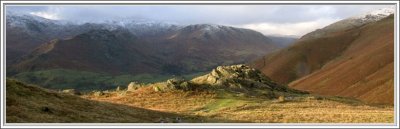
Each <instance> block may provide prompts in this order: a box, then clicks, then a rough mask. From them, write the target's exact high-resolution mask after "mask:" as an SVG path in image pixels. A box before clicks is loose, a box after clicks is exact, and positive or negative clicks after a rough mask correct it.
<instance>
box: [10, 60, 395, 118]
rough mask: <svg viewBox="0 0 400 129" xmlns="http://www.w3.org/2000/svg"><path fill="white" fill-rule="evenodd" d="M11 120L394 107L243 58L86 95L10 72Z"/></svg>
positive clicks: (350, 114) (357, 111) (379, 114)
mask: <svg viewBox="0 0 400 129" xmlns="http://www.w3.org/2000/svg"><path fill="white" fill-rule="evenodd" d="M6 81H7V86H6V88H7V89H6V92H7V95H6V121H7V123H42V122H49V123H55V122H56V123H71V122H73V123H82V122H85V123H90V122H96V123H114V122H122V123H124V122H129V123H153V122H168V123H170V122H179V123H221V122H223V123H244V122H245V123H253V122H258V123H276V122H279V123H280V122H284V123H393V120H394V109H393V106H384V105H383V106H370V105H365V104H363V103H362V102H360V101H357V100H354V99H348V98H341V97H322V96H314V95H310V94H308V93H306V92H302V91H298V90H294V89H291V88H288V87H287V86H282V85H279V84H277V83H275V82H273V81H271V80H270V79H269V78H268V77H265V76H264V75H262V74H261V72H260V71H257V70H255V69H252V68H249V67H247V66H244V65H236V66H221V67H218V68H216V69H214V70H213V71H212V72H211V73H209V74H206V75H203V76H199V77H196V78H194V79H192V80H189V81H187V80H184V79H177V78H175V79H170V80H167V81H165V82H159V83H152V84H147V85H143V84H135V83H131V84H129V85H128V87H126V89H125V88H118V89H116V90H108V91H93V92H91V93H86V94H84V95H81V96H76V95H70V94H66V93H58V92H54V91H49V90H46V89H42V88H39V87H36V86H29V85H25V84H23V83H21V82H18V81H15V80H10V79H7V80H6Z"/></svg>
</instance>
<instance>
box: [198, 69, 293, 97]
mask: <svg viewBox="0 0 400 129" xmlns="http://www.w3.org/2000/svg"><path fill="white" fill-rule="evenodd" d="M190 82H191V83H193V84H196V85H209V86H211V87H221V88H230V89H237V90H249V89H257V88H258V89H269V90H271V91H282V92H288V91H290V92H300V91H296V90H293V89H290V88H288V87H286V86H283V85H279V84H277V83H275V82H273V81H272V80H271V79H270V78H268V77H267V76H265V75H264V74H262V73H261V72H260V71H259V70H256V69H254V68H251V67H249V66H247V65H243V64H240V65H232V66H219V67H217V68H216V69H213V70H212V71H211V73H209V74H207V75H203V76H200V77H197V78H194V79H192V80H191V81H190Z"/></svg>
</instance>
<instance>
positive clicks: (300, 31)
mask: <svg viewBox="0 0 400 129" xmlns="http://www.w3.org/2000/svg"><path fill="white" fill-rule="evenodd" d="M339 20H340V19H334V18H325V19H317V20H314V21H307V22H298V23H268V22H264V23H257V24H245V25H242V26H238V27H242V28H248V29H252V30H255V31H258V32H261V33H263V34H265V35H295V36H302V35H304V34H307V33H309V32H311V31H314V30H316V29H319V28H323V27H325V26H327V25H329V24H332V23H334V22H336V21H339Z"/></svg>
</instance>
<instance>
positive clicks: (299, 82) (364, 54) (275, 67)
mask: <svg viewBox="0 0 400 129" xmlns="http://www.w3.org/2000/svg"><path fill="white" fill-rule="evenodd" d="M393 28H394V26H393V15H391V16H389V17H388V18H384V19H382V20H380V21H377V22H370V23H366V24H363V25H360V26H359V27H353V28H350V29H344V30H340V29H339V30H335V31H332V32H329V33H327V34H325V36H321V37H314V38H310V37H307V36H306V37H307V38H304V37H303V38H301V39H300V40H299V41H297V42H296V43H295V44H294V45H292V46H290V47H288V48H285V49H283V50H280V51H278V52H275V53H273V54H269V55H267V56H265V57H263V58H262V59H259V60H257V61H255V62H254V63H252V65H253V66H254V67H256V68H258V69H260V70H261V71H262V72H263V73H264V74H266V75H267V76H270V77H271V79H273V80H276V81H277V82H279V83H283V84H289V86H291V87H293V88H296V89H301V90H306V91H310V92H312V93H317V94H323V95H339V96H346V97H354V98H357V99H361V100H364V101H366V102H371V103H387V104H393V81H392V80H393V77H394V75H393V60H394V58H393ZM338 82H339V83H338Z"/></svg>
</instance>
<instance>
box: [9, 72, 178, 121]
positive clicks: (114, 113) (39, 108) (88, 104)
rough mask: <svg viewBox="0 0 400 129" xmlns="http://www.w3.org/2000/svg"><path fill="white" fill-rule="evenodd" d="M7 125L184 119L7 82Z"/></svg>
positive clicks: (10, 81)
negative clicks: (166, 118) (167, 118)
mask: <svg viewBox="0 0 400 129" xmlns="http://www.w3.org/2000/svg"><path fill="white" fill-rule="evenodd" d="M6 82H7V84H6V90H7V91H6V92H7V96H6V105H5V106H7V110H6V117H7V118H6V122H7V123H43V122H46V123H94V122H96V123H100V122H103V123H116V122H119V123H128V122H129V123H135V122H140V123H155V122H159V119H160V118H163V117H164V118H165V117H171V118H175V117H184V116H182V115H177V114H173V113H164V112H160V111H153V110H148V109H143V108H137V107H132V106H125V105H120V104H112V103H107V102H97V101H92V100H87V99H83V98H80V97H78V96H73V95H69V94H63V93H57V92H54V91H49V90H46V89H42V88H39V87H36V86H30V85H25V84H23V83H21V82H18V81H15V80H10V79H7V80H6Z"/></svg>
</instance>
